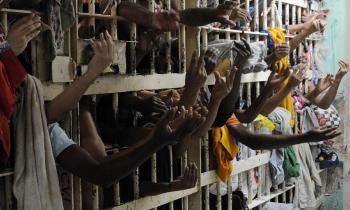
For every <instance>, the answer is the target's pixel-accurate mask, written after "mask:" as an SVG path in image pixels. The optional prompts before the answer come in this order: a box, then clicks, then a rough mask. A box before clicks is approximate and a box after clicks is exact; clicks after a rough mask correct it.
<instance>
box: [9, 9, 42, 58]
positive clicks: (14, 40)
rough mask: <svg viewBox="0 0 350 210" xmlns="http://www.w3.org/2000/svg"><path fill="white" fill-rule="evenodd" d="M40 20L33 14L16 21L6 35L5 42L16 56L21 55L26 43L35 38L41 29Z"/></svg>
mask: <svg viewBox="0 0 350 210" xmlns="http://www.w3.org/2000/svg"><path fill="white" fill-rule="evenodd" d="M41 25H42V24H41V18H40V16H37V15H35V14H31V15H29V16H26V17H23V18H21V19H19V20H18V21H16V22H15V23H14V24H13V25H12V26H11V28H10V30H9V32H8V35H7V42H8V43H9V44H10V47H11V49H12V50H13V52H14V53H15V54H16V55H19V54H21V53H22V52H23V51H24V49H25V48H26V47H27V45H28V43H29V42H30V41H31V40H32V39H34V38H35V37H37V36H38V35H39V33H40V29H41Z"/></svg>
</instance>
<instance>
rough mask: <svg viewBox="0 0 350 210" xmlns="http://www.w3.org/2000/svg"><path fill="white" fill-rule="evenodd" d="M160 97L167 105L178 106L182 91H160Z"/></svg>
mask: <svg viewBox="0 0 350 210" xmlns="http://www.w3.org/2000/svg"><path fill="white" fill-rule="evenodd" d="M158 97H159V98H160V99H162V101H164V103H165V104H166V105H167V107H173V106H177V104H178V103H179V101H180V99H181V96H180V93H179V92H178V91H177V90H174V89H171V90H168V91H163V92H159V93H158Z"/></svg>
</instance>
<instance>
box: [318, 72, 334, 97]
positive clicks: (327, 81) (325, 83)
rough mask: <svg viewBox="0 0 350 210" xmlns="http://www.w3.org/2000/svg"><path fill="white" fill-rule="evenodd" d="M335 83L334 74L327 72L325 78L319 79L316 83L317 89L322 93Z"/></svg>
mask: <svg viewBox="0 0 350 210" xmlns="http://www.w3.org/2000/svg"><path fill="white" fill-rule="evenodd" d="M333 83H334V79H333V78H332V75H330V74H327V76H326V77H325V78H322V79H320V80H319V81H318V83H317V85H316V90H317V91H318V92H319V93H321V92H323V91H324V90H326V89H327V88H329V87H330V86H332V84H333Z"/></svg>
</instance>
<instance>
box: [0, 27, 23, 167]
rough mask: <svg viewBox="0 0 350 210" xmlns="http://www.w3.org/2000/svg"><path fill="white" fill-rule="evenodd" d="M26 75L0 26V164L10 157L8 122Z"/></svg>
mask: <svg viewBox="0 0 350 210" xmlns="http://www.w3.org/2000/svg"><path fill="white" fill-rule="evenodd" d="M26 75H27V73H26V70H25V69H24V67H23V66H22V65H21V63H20V62H19V60H18V59H17V57H16V55H15V54H14V53H13V51H12V50H11V49H10V48H9V44H8V43H7V41H6V39H5V34H4V31H3V28H2V26H1V25H0V90H1V93H0V144H1V145H0V149H1V150H0V162H7V160H8V157H9V155H10V149H11V147H10V145H11V141H10V131H9V130H10V129H9V121H10V119H11V117H12V114H13V111H14V106H15V103H16V96H15V89H16V88H17V87H18V86H19V85H20V84H21V82H22V81H23V80H24V78H25V76H26Z"/></svg>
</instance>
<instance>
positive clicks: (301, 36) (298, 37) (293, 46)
mask: <svg viewBox="0 0 350 210" xmlns="http://www.w3.org/2000/svg"><path fill="white" fill-rule="evenodd" d="M312 33H313V32H311V31H309V30H303V31H302V32H300V33H299V34H297V35H296V36H295V37H294V38H293V39H292V40H290V41H289V47H290V52H293V50H295V49H296V48H297V47H298V46H299V44H300V43H301V42H302V41H303V40H304V39H305V38H306V37H308V36H309V35H311V34H312Z"/></svg>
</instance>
